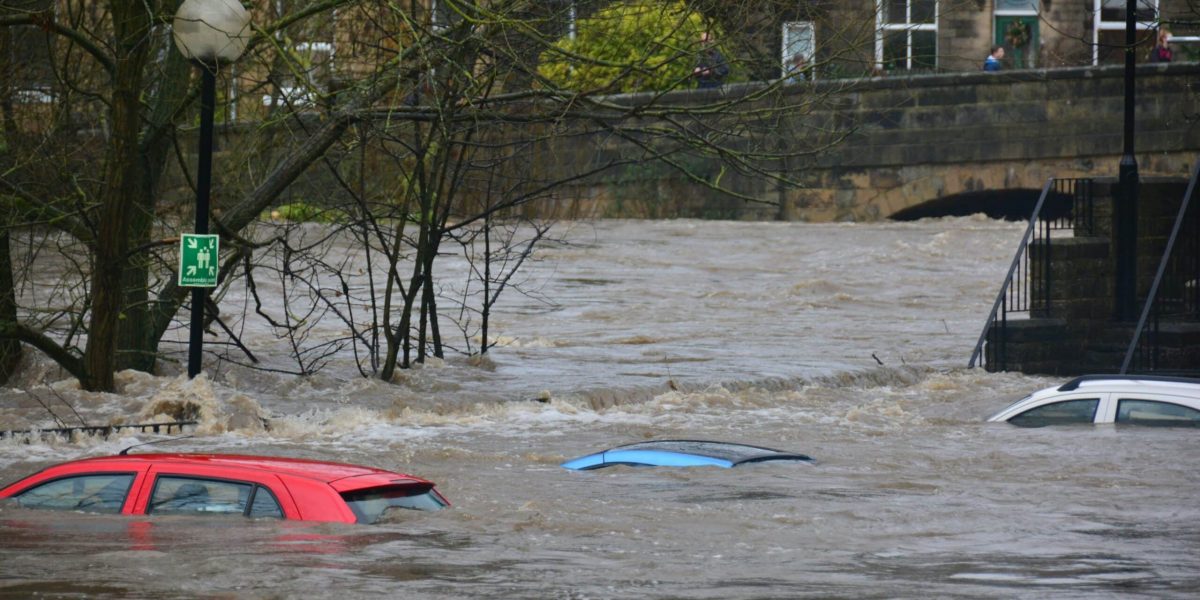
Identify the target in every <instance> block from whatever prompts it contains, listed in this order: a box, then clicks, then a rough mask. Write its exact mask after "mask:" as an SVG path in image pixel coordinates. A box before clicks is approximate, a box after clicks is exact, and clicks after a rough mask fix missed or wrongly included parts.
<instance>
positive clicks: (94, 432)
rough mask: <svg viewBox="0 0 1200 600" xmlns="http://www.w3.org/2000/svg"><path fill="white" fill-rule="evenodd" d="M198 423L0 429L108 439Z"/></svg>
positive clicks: (14, 433)
mask: <svg viewBox="0 0 1200 600" xmlns="http://www.w3.org/2000/svg"><path fill="white" fill-rule="evenodd" d="M194 425H196V421H171V422H169V423H137V424H130V425H81V426H79V427H47V428H45V429H14V430H7V431H0V439H4V438H8V437H16V436H20V435H54V436H59V437H63V438H66V439H68V440H74V439H75V438H76V437H77V436H80V435H86V436H99V437H102V438H105V439H107V438H108V436H110V435H112V434H114V433H116V432H118V431H125V430H130V431H134V430H135V431H138V432H140V433H165V434H171V433H183V428H184V427H191V426H194Z"/></svg>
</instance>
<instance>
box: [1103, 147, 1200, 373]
mask: <svg viewBox="0 0 1200 600" xmlns="http://www.w3.org/2000/svg"><path fill="white" fill-rule="evenodd" d="M1197 179H1200V161H1197V162H1196V166H1195V167H1193V168H1192V177H1191V179H1190V180H1189V181H1188V186H1187V191H1186V192H1184V193H1183V201H1182V202H1180V203H1179V214H1178V215H1177V216H1176V217H1175V224H1174V225H1172V226H1171V237H1170V238H1168V239H1167V247H1166V248H1165V249H1163V255H1162V259H1160V260H1159V261H1158V272H1157V273H1155V275H1154V282H1153V283H1151V284H1150V293H1149V295H1147V296H1146V302H1145V304H1143V305H1142V316H1141V318H1139V319H1138V324H1137V328H1136V329H1134V330H1133V339H1132V340H1130V341H1129V348H1127V349H1126V350H1125V360H1124V361H1123V362H1122V363H1121V374H1122V375H1124V374H1125V373H1127V372H1128V371H1129V365H1130V363H1131V362H1132V361H1133V354H1134V351H1135V350H1137V348H1138V344H1139V342H1140V341H1141V338H1142V330H1143V329H1145V327H1146V319H1147V318H1148V317H1149V316H1150V310H1151V309H1152V308H1155V307H1156V306H1157V304H1156V300H1157V299H1158V288H1159V285H1160V284H1161V283H1162V280H1163V274H1165V273H1166V271H1167V265H1168V263H1169V262H1170V260H1171V257H1172V254H1173V251H1174V249H1175V241H1176V240H1177V239H1178V238H1179V230H1180V229H1181V228H1182V227H1183V223H1184V219H1185V217H1186V216H1187V212H1188V206H1189V205H1190V204H1191V200H1192V193H1193V192H1195V191H1196V180H1197ZM1195 233H1196V232H1193V235H1194V234H1195ZM1196 270H1197V271H1200V268H1197V269H1196ZM1185 289H1186V288H1185ZM1155 329H1156V333H1157V327H1156V328H1155ZM1155 337H1156V338H1157V335H1156V336H1155Z"/></svg>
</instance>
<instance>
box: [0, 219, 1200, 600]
mask: <svg viewBox="0 0 1200 600" xmlns="http://www.w3.org/2000/svg"><path fill="white" fill-rule="evenodd" d="M1021 228H1022V225H1020V224H1014V223H1005V222H1001V221H993V220H988V219H982V218H955V219H938V220H925V221H919V222H915V223H878V224H843V225H838V224H824V225H815V224H800V223H743V222H736V223H734V222H712V221H656V222H647V221H612V222H607V221H602V222H598V223H587V224H583V223H574V224H569V223H564V224H562V225H560V227H559V230H558V235H559V236H562V237H564V238H565V240H564V241H562V242H558V243H554V244H550V245H548V246H547V247H545V248H544V249H543V251H542V252H541V253H540V254H539V255H538V261H537V262H536V263H534V264H532V265H530V266H529V267H528V268H527V269H526V270H525V271H524V272H523V275H522V276H521V287H522V289H521V292H520V293H517V292H514V293H509V294H508V295H506V296H503V297H502V299H501V301H500V303H499V305H498V307H497V308H496V310H497V314H496V315H495V322H494V323H493V325H492V333H493V334H494V335H495V336H496V340H497V341H498V342H499V344H500V345H499V346H497V347H496V348H494V349H493V350H492V351H491V352H489V357H490V358H488V359H486V360H483V361H479V360H469V359H467V358H459V357H453V356H452V357H448V358H447V359H446V360H445V361H431V362H430V363H429V364H427V365H425V366H423V367H422V368H419V369H414V370H411V371H406V372H404V373H402V374H401V376H400V377H399V378H398V381H397V382H395V383H383V382H379V381H376V380H370V379H362V378H360V377H358V376H357V370H356V369H354V367H353V364H354V363H353V360H354V359H353V356H351V355H350V354H349V352H348V351H347V352H346V353H344V354H343V355H339V356H337V357H333V359H332V361H331V362H330V364H329V366H327V367H326V368H325V369H324V370H322V371H321V372H319V373H318V374H316V375H314V376H311V377H307V378H298V377H294V376H289V375H284V374H278V373H269V372H267V373H264V372H255V371H250V370H247V369H244V368H241V367H235V366H231V365H229V364H224V365H220V366H217V365H215V364H213V363H215V361H213V360H211V358H210V360H209V363H206V372H207V373H208V375H209V377H202V378H200V379H198V380H196V381H193V382H187V381H186V379H185V378H181V377H179V376H177V375H175V374H174V372H168V373H165V374H163V375H158V376H150V375H146V374H140V373H134V372H126V373H121V374H120V375H119V378H118V379H119V383H120V387H121V390H120V393H118V394H87V393H83V392H81V391H79V390H78V388H77V386H76V385H75V384H74V382H73V381H71V380H69V379H66V378H61V377H56V376H53V371H52V370H51V369H49V368H48V367H46V366H45V365H44V364H43V363H40V362H37V361H33V363H31V364H30V365H29V366H28V367H27V369H26V371H27V373H25V374H24V375H23V377H24V380H23V381H22V382H18V384H17V387H13V388H8V389H5V390H3V392H2V393H0V420H2V421H3V422H4V423H5V424H6V426H7V427H28V426H51V425H52V421H51V420H50V419H49V418H48V416H47V415H46V409H45V408H43V407H42V405H46V406H49V407H50V408H51V409H54V410H55V412H56V413H58V414H59V415H60V417H61V418H62V420H63V421H71V420H72V419H74V418H75V417H74V414H73V413H72V412H71V409H68V408H66V406H65V404H66V403H70V404H71V405H72V407H73V409H74V412H77V413H79V415H80V418H82V419H85V420H87V421H89V422H91V423H105V422H115V421H122V420H123V421H130V420H134V419H137V418H142V419H148V418H154V415H156V414H160V413H161V412H162V410H163V408H162V407H164V406H170V405H178V404H180V403H183V402H192V403H194V404H196V405H198V406H201V407H202V410H201V419H202V422H201V425H200V426H199V427H198V428H197V431H196V435H195V437H192V438H189V439H185V440H180V441H176V442H172V443H169V444H167V445H159V446H156V447H155V448H156V449H159V450H162V449H168V450H179V451H203V452H239V453H262V454H274V455H285V456H297V457H307V458H316V459H325V460H338V461H345V462H352V463H361V464H368V465H373V466H378V467H382V468H386V469H392V470H398V471H404V472H411V473H414V474H416V475H419V476H422V477H426V478H429V479H432V480H434V481H436V482H437V484H438V486H439V488H440V489H441V490H442V492H443V493H444V494H445V495H446V496H447V497H448V498H449V499H450V500H451V502H453V504H454V506H453V508H452V509H450V510H445V511H442V512H439V513H410V514H405V515H403V520H401V521H397V522H391V523H387V524H382V525H374V526H357V525H354V526H351V525H329V524H316V525H313V524H303V523H284V522H253V523H251V522H245V521H242V520H241V519H233V520H207V519H193V518H183V517H175V518H165V517H160V518H149V519H146V518H138V519H129V518H122V517H112V516H99V515H85V514H76V513H51V512H39V511H30V510H24V509H20V508H16V507H13V506H8V505H3V506H0V540H2V543H0V596H13V597H23V596H28V595H34V594H39V593H40V594H43V595H46V596H49V597H79V596H84V595H88V596H96V597H121V598H126V597H197V596H199V597H222V598H224V597H268V598H274V597H312V596H315V595H320V596H334V595H340V596H342V597H350V598H354V597H369V596H383V595H387V596H401V595H404V596H408V597H418V598H563V599H576V598H578V599H583V598H797V597H820V598H839V597H840V598H872V597H878V598H893V597H963V598H978V597H1003V598H1011V597H1024V598H1042V597H1046V596H1051V595H1053V596H1055V597H1087V598H1094V597H1111V596H1134V597H1147V598H1162V597H1176V598H1191V597H1195V596H1196V595H1197V594H1200V561H1198V560H1197V558H1196V557H1197V556H1200V506H1198V504H1197V502H1196V498H1197V495H1198V494H1197V492H1200V475H1198V473H1197V468H1196V466H1195V461H1194V457H1195V456H1196V455H1197V453H1198V452H1200V438H1198V437H1197V435H1196V432H1195V431H1194V430H1187V429H1169V428H1141V429H1137V428H1131V427H1127V428H1115V427H1111V426H1109V427H1052V428H1043V429H1020V428H1015V427H1011V426H1009V425H1007V424H985V423H984V422H983V420H984V419H985V418H986V417H987V416H989V415H990V414H991V413H993V412H995V411H997V410H999V409H1000V408H1002V407H1004V406H1005V405H1007V404H1008V403H1010V402H1012V401H1014V400H1016V399H1018V398H1020V397H1021V396H1023V395H1025V394H1026V393H1028V392H1030V391H1032V390H1034V389H1036V388H1039V387H1044V386H1047V385H1050V384H1052V383H1054V382H1055V381H1056V380H1054V379H1051V378H1045V377H1030V376H1024V375H1019V374H989V373H986V372H983V371H981V370H979V369H974V370H968V369H966V368H965V364H966V362H967V359H968V358H969V355H970V352H971V349H972V347H973V345H974V343H975V341H976V339H977V337H978V335H979V331H980V327H981V326H982V322H983V319H984V317H985V316H986V314H987V311H988V310H989V309H990V307H991V302H992V300H993V298H994V294H995V293H996V290H997V286H998V285H999V283H1000V281H1001V279H1002V278H1003V276H1004V272H1005V270H1006V269H1007V267H1008V263H1009V261H1010V260H1011V257H1012V252H1013V251H1014V250H1015V248H1016V245H1017V242H1018V241H1019V239H1020V235H1021ZM445 260H446V261H447V265H448V266H447V267H446V268H454V262H453V261H454V259H453V257H447V258H446V259H445ZM446 293H450V291H449V290H447V291H446ZM237 301H238V300H237V292H236V291H234V292H231V295H230V296H229V297H228V298H227V299H226V300H223V304H222V305H223V307H225V306H227V304H226V303H236V302H237ZM227 310H228V309H227ZM336 325H337V324H336V323H333V322H332V321H330V322H329V323H328V327H327V330H318V333H320V334H321V335H329V336H338V335H341V334H340V333H339V332H338V331H337V327H336ZM243 326H244V329H242V330H243V331H245V332H246V336H245V337H246V340H247V343H248V344H249V345H250V346H251V347H252V348H253V349H254V351H255V352H256V353H257V354H259V355H260V357H261V358H263V359H264V361H265V362H264V364H266V365H267V366H274V367H279V368H281V369H284V368H286V366H287V355H286V348H285V347H284V342H283V341H280V340H277V339H276V338H275V337H274V336H273V335H272V334H271V332H270V331H269V330H268V329H266V328H265V327H264V326H262V325H261V324H255V322H252V321H247V322H246V323H245V324H235V329H237V328H238V327H243ZM322 326H325V322H322ZM172 368H177V367H168V370H170V369H172ZM60 379H61V380H60ZM264 420H265V422H266V423H267V425H268V426H269V428H265V427H264V425H263V424H264ZM164 437H166V436H155V435H150V434H122V435H115V436H112V437H110V438H109V439H82V440H77V441H74V442H66V441H62V440H54V439H42V438H38V439H34V440H28V439H24V440H7V441H0V480H3V481H10V480H12V479H15V478H17V477H20V476H22V475H24V474H26V473H29V472H32V471H34V470H36V469H38V468H40V467H43V466H47V465H49V464H52V463H55V462H59V461H63V460H69V459H73V458H79V457H84V456H93V455H102V454H109V453H115V452H117V451H119V450H120V449H121V448H123V447H126V446H129V445H132V444H135V443H140V442H147V441H152V440H159V439H163V438H164ZM666 438H700V439H717V440H724V441H735V442H744V443H751V444H757V445H764V446H769V447H774V448H779V449H782V450H790V451H795V452H801V453H806V454H809V455H811V456H813V457H814V458H816V459H817V463H816V464H815V465H804V464H770V463H767V464H762V465H754V466H746V467H739V468H736V469H718V468H690V469H635V468H628V467H616V468H611V469H603V470H599V471H591V472H581V473H579V472H570V471H567V470H565V469H562V468H560V467H559V466H558V465H559V463H560V462H562V461H563V460H565V459H568V458H572V457H575V456H578V455H582V454H586V453H590V452H593V451H597V450H600V449H603V448H606V447H609V446H613V445H618V444H622V443H628V442H633V441H640V440H645V439H666Z"/></svg>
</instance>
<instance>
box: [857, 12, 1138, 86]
mask: <svg viewBox="0 0 1200 600" xmlns="http://www.w3.org/2000/svg"><path fill="white" fill-rule="evenodd" d="M885 1H886V0H875V68H876V69H883V39H884V37H885V34H886V33H887V32H888V31H904V32H906V35H907V39H906V44H905V49H906V50H907V52H906V54H905V57H904V65H905V66H904V69H905V70H906V71H910V70H912V68H913V67H912V48H913V44H912V33H913V32H914V31H932V32H933V34H934V46H935V47H936V45H937V41H936V39H937V31H938V22H939V21H940V20H941V17H942V14H941V13H942V2H941V0H934V3H933V22H932V23H911V22H909V21H911V20H912V5H913V0H904V21H905V22H904V23H886V22H885V21H884V14H883V11H884V8H883V3H884V2H885ZM1096 1H1097V2H1099V1H1100V0H1096ZM1156 1H1157V0H1156ZM933 62H934V66H935V67H936V66H937V63H938V62H939V60H938V56H937V55H936V54H935V55H934V57H933Z"/></svg>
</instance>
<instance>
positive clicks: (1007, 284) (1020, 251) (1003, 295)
mask: <svg viewBox="0 0 1200 600" xmlns="http://www.w3.org/2000/svg"><path fill="white" fill-rule="evenodd" d="M1052 187H1054V178H1053V177H1051V178H1050V179H1047V180H1046V185H1044V186H1042V195H1041V196H1039V197H1038V201H1037V204H1036V205H1034V207H1033V215H1031V216H1030V217H1029V226H1028V227H1026V228H1025V235H1023V236H1021V243H1020V244H1018V245H1017V253H1016V255H1014V256H1013V260H1012V265H1011V266H1009V267H1008V275H1006V276H1005V277H1004V283H1003V284H1001V285H1000V293H998V294H996V301H995V302H994V303H993V304H992V312H991V313H988V318H987V321H986V322H985V323H984V324H983V331H982V332H981V333H980V334H979V341H978V342H976V343H975V351H974V352H972V353H971V361H970V362H969V363H967V368H968V369H974V368H975V364H976V362H977V361H978V360H979V359H980V358H982V357H983V342H984V341H985V340H986V339H987V334H988V331H989V330H991V328H992V323H995V322H996V316H997V315H998V314H1003V315H1004V316H1007V314H1008V307H1007V306H1005V307H1004V309H1005V310H1004V312H1003V313H1001V312H1000V307H1001V305H1002V304H1006V303H1007V297H1008V292H1009V289H1010V288H1011V287H1012V283H1013V279H1014V278H1015V277H1014V276H1015V275H1016V274H1017V269H1018V268H1019V267H1020V266H1021V258H1022V257H1023V256H1025V247H1026V246H1028V245H1029V238H1030V237H1031V236H1032V235H1033V227H1034V225H1036V224H1037V221H1038V216H1039V215H1040V214H1041V213H1042V205H1043V204H1045V203H1046V197H1047V196H1049V195H1050V189H1051V188H1052Z"/></svg>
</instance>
